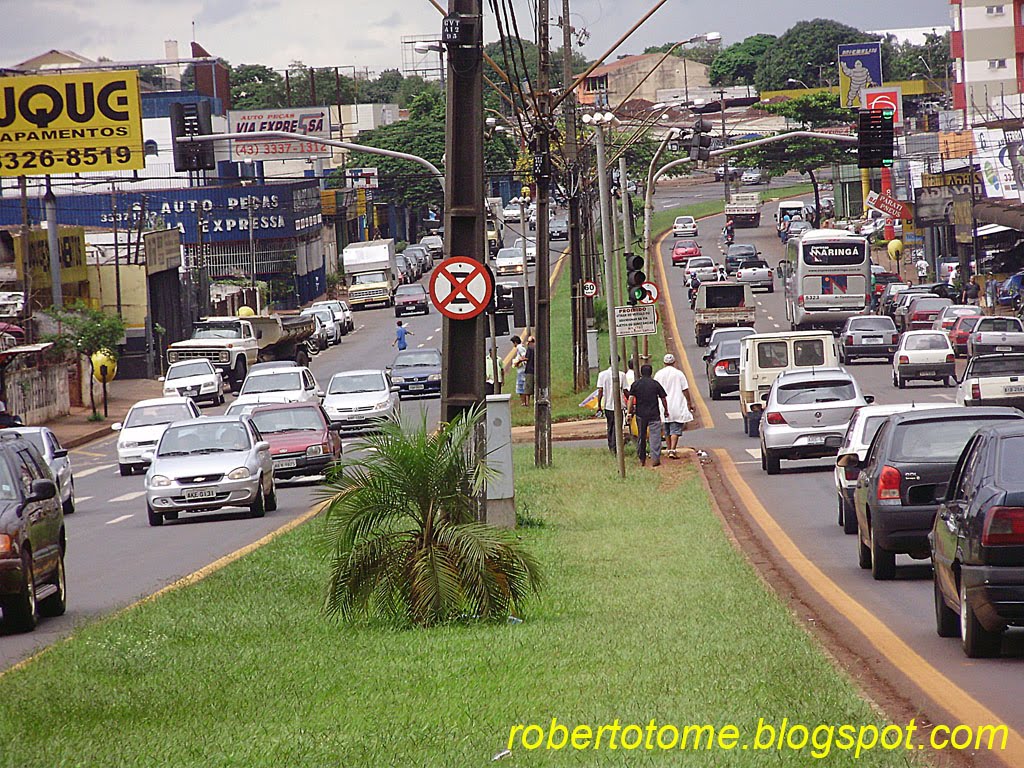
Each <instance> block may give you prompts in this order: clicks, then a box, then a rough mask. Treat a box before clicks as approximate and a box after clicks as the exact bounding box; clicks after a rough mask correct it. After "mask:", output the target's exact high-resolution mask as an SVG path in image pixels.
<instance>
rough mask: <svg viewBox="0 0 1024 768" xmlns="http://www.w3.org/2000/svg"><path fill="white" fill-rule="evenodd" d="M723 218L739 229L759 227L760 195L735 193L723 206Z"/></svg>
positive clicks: (755, 193)
mask: <svg viewBox="0 0 1024 768" xmlns="http://www.w3.org/2000/svg"><path fill="white" fill-rule="evenodd" d="M725 218H726V219H732V223H733V225H734V226H735V227H737V228H739V229H756V228H757V227H759V226H761V195H760V194H759V193H757V192H735V193H733V196H732V200H731V201H730V202H729V203H728V204H727V205H726V206H725Z"/></svg>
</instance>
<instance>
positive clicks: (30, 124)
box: [0, 70, 146, 176]
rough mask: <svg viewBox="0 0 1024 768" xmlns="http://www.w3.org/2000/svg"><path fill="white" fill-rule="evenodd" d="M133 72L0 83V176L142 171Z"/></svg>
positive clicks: (136, 82) (139, 116)
mask: <svg viewBox="0 0 1024 768" xmlns="http://www.w3.org/2000/svg"><path fill="white" fill-rule="evenodd" d="M142 141H143V139H142V99H141V97H140V95H139V74H138V72H135V71H134V70H123V71H117V72H82V73H74V74H70V73H64V74H59V75H39V76H36V75H26V76H16V77H5V78H0V176H44V175H46V174H51V173H88V172H90V171H117V170H140V169H142V168H145V165H146V163H145V158H144V156H143V151H142Z"/></svg>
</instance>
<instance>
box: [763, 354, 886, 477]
mask: <svg viewBox="0 0 1024 768" xmlns="http://www.w3.org/2000/svg"><path fill="white" fill-rule="evenodd" d="M767 398H768V400H767V402H766V403H765V406H764V416H763V417H762V419H761V468H762V469H763V470H764V471H765V472H767V473H768V474H769V475H777V474H778V473H779V471H780V469H781V460H782V459H796V460H799V459H820V458H823V457H825V456H835V455H836V453H837V452H838V451H839V446H840V445H842V442H843V436H844V435H845V434H846V429H847V427H849V425H850V419H852V418H853V414H854V413H855V412H856V411H857V409H858V408H861V407H863V406H865V405H867V404H868V403H873V402H874V401H875V398H874V397H872V396H870V395H868V396H867V397H865V396H864V395H862V394H861V391H860V387H859V386H858V384H857V381H856V380H855V379H854V378H853V376H851V375H850V374H849V373H848V372H847V371H846V369H845V368H815V369H811V370H804V371H789V372H786V373H783V374H782V375H780V376H779V377H778V378H777V379H776V380H775V383H774V384H773V385H772V388H771V391H770V392H769V393H768V395H767Z"/></svg>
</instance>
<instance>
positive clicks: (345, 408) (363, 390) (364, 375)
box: [324, 370, 402, 433]
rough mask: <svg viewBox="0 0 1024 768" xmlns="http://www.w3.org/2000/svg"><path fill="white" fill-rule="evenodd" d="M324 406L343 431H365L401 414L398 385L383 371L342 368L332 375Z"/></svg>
mask: <svg viewBox="0 0 1024 768" xmlns="http://www.w3.org/2000/svg"><path fill="white" fill-rule="evenodd" d="M324 410H325V411H327V415H328V416H329V417H330V418H331V422H332V423H334V424H335V425H337V426H338V428H339V429H340V430H341V431H342V432H344V433H357V432H368V431H371V430H373V429H375V428H377V427H379V426H380V425H381V424H382V423H384V422H385V421H387V420H388V419H398V418H399V417H400V416H401V412H402V405H401V402H400V401H399V388H398V387H397V386H395V385H394V384H392V383H391V377H390V376H389V375H388V374H387V372H386V371H380V370H360V371H343V372H342V373H336V374H334V376H332V377H331V381H330V383H329V384H328V385H327V394H326V395H325V396H324Z"/></svg>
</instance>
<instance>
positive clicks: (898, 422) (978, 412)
mask: <svg viewBox="0 0 1024 768" xmlns="http://www.w3.org/2000/svg"><path fill="white" fill-rule="evenodd" d="M1020 419H1024V414H1022V413H1021V412H1020V411H1018V410H1015V409H1013V408H978V409H972V410H971V411H965V410H964V409H962V408H936V409H934V410H925V411H920V412H918V411H905V412H903V413H899V414H896V415H893V416H890V417H889V418H888V419H886V421H885V423H883V424H882V425H881V427H879V430H878V434H877V435H876V436H875V439H874V441H873V442H872V444H871V448H870V450H869V451H868V454H867V456H866V457H865V458H864V460H863V461H861V460H860V459H859V457H858V456H856V455H854V454H847V455H845V456H841V457H840V458H839V459H838V463H839V466H841V467H843V468H847V467H849V468H859V469H860V470H861V471H860V473H859V474H858V476H857V485H856V488H855V489H854V508H855V511H856V514H857V563H858V564H859V565H860V567H861V568H864V569H868V568H870V569H871V575H872V577H873V578H875V579H877V580H879V581H885V580H889V579H892V578H893V577H894V576H895V575H896V555H897V554H906V555H910V556H911V557H913V558H914V559H916V560H923V559H925V558H927V557H928V556H929V554H930V549H929V546H928V533H929V532H930V531H931V529H932V520H933V518H934V516H935V510H936V507H937V506H938V503H939V500H940V499H941V498H942V497H943V496H944V495H945V493H946V484H947V483H948V482H949V477H950V475H951V474H952V472H953V466H954V465H955V464H956V460H957V458H958V457H959V456H960V453H961V451H963V449H964V446H965V445H967V441H968V440H970V438H971V435H973V434H974V433H975V431H977V430H978V429H979V428H981V427H984V426H989V425H992V424H995V423H1000V422H1006V421H1011V420H1020Z"/></svg>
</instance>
